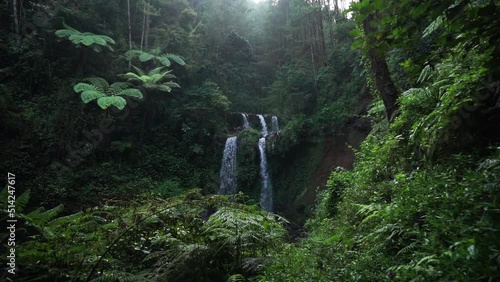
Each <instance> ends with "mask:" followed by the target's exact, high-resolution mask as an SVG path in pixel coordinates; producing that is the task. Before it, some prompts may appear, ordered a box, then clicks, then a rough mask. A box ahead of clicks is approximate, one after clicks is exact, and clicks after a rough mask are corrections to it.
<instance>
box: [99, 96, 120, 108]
mask: <svg viewBox="0 0 500 282" xmlns="http://www.w3.org/2000/svg"><path fill="white" fill-rule="evenodd" d="M97 104H98V105H99V107H101V109H103V110H105V109H107V108H109V107H110V106H115V107H116V108H118V109H119V110H123V108H125V105H127V101H126V100H125V99H123V98H122V97H120V96H108V97H101V98H99V99H97Z"/></svg>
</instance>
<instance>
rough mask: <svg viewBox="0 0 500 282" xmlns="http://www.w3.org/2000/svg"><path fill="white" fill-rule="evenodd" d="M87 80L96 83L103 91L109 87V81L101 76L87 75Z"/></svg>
mask: <svg viewBox="0 0 500 282" xmlns="http://www.w3.org/2000/svg"><path fill="white" fill-rule="evenodd" d="M85 80H87V81H90V83H92V84H93V85H95V86H96V87H97V89H99V90H101V91H102V92H105V91H106V89H107V88H108V87H109V83H108V82H107V81H106V80H105V79H104V78H101V77H87V78H85Z"/></svg>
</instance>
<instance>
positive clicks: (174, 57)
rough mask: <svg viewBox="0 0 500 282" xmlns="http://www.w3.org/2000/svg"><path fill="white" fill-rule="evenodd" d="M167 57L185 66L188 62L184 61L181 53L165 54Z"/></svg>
mask: <svg viewBox="0 0 500 282" xmlns="http://www.w3.org/2000/svg"><path fill="white" fill-rule="evenodd" d="M165 57H166V58H168V59H171V60H173V61H174V62H176V63H178V64H179V65H181V66H183V65H185V64H186V62H184V60H183V59H182V57H181V56H179V55H175V54H165Z"/></svg>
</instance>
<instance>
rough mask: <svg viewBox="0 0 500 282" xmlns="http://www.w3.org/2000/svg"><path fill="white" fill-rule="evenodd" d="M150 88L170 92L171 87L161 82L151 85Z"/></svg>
mask: <svg viewBox="0 0 500 282" xmlns="http://www.w3.org/2000/svg"><path fill="white" fill-rule="evenodd" d="M150 88H152V89H156V90H160V91H164V92H171V91H172V88H170V87H168V86H167V85H163V84H160V85H153V86H151V87H150Z"/></svg>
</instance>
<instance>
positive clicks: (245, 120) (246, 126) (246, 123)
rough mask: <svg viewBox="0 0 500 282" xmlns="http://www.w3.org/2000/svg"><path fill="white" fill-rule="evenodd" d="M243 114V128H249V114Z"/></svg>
mask: <svg viewBox="0 0 500 282" xmlns="http://www.w3.org/2000/svg"><path fill="white" fill-rule="evenodd" d="M241 116H242V117H243V129H249V128H250V123H248V115H247V114H244V113H242V114H241Z"/></svg>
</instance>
